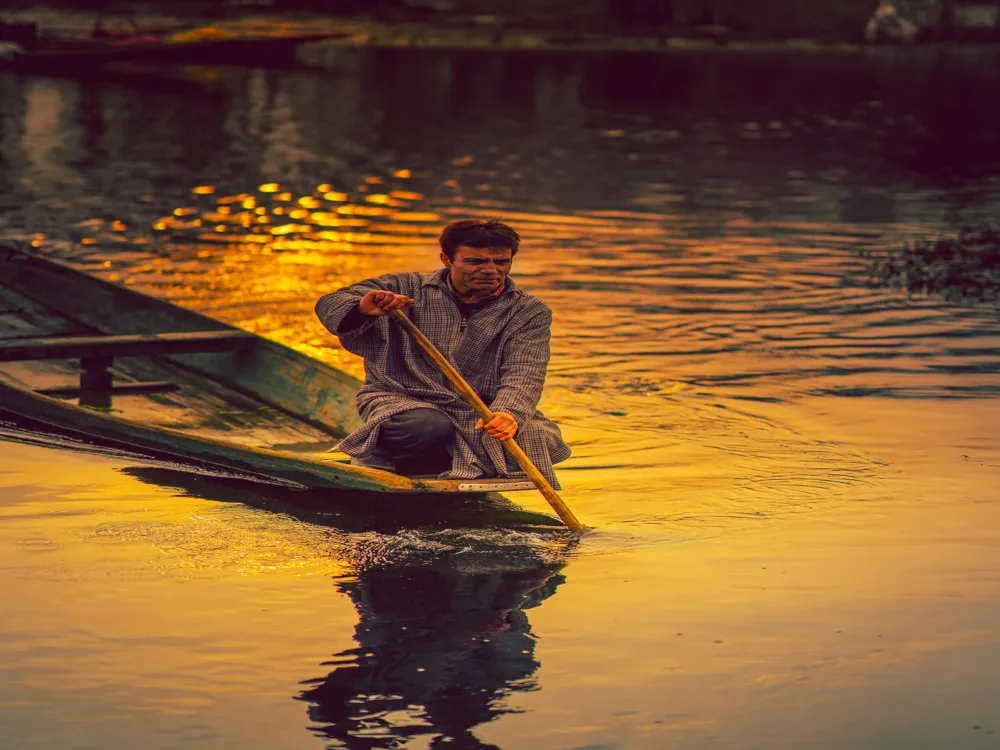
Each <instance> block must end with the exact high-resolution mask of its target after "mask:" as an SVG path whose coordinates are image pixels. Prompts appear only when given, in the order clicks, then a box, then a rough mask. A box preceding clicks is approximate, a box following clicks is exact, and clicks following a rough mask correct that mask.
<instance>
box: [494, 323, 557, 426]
mask: <svg viewBox="0 0 1000 750" xmlns="http://www.w3.org/2000/svg"><path fill="white" fill-rule="evenodd" d="M551 325H552V312H551V311H550V310H549V309H548V308H547V307H545V306H544V305H542V306H541V307H540V309H538V310H537V311H535V312H534V314H533V315H532V316H531V317H530V318H529V319H528V320H527V321H526V322H525V324H524V325H523V326H521V328H520V330H518V331H517V332H516V333H514V334H513V335H512V336H511V337H510V338H508V339H507V341H506V342H505V343H504V347H503V353H502V355H501V358H500V385H499V387H498V388H497V392H496V396H495V397H494V398H493V401H492V403H490V405H489V407H490V411H492V412H505V413H507V414H510V415H511V416H512V417H513V418H514V419H515V420H516V421H517V424H518V425H523V424H524V423H525V422H527V421H528V420H529V419H531V418H532V417H533V416H534V414H535V409H536V408H537V407H538V400H539V399H540V398H541V397H542V388H543V387H544V385H545V371H546V369H547V368H548V365H549V338H550V333H549V328H550V327H551Z"/></svg>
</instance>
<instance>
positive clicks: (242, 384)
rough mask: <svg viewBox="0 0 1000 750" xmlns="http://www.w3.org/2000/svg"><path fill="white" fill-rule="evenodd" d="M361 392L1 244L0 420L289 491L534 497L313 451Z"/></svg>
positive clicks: (315, 366) (296, 360) (300, 360)
mask: <svg viewBox="0 0 1000 750" xmlns="http://www.w3.org/2000/svg"><path fill="white" fill-rule="evenodd" d="M77 363H79V365H78V364H77ZM359 385H360V383H359V382H358V381H357V380H356V379H355V378H353V377H351V376H349V375H347V374H345V373H343V372H341V371H339V370H337V369H335V368H333V367H330V366H328V365H326V364H324V363H322V362H319V361H318V360H315V359H312V358H310V357H307V356H305V355H303V354H300V353H299V352H297V351H294V350H293V349H290V348H288V347H286V346H282V345H281V344H278V343H276V342H273V341H269V340H267V339H265V338H262V337H260V336H256V335H254V334H252V333H248V332H246V331H241V330H239V329H237V328H234V327H232V326H228V325H225V324H224V323H221V322H219V321H217V320H214V319H212V318H209V317H206V316H204V315H201V314H199V313H196V312H193V311H191V310H185V309H183V308H180V307H178V306H176V305H173V304H171V303H169V302H165V301H163V300H159V299H155V298H153V297H149V296H147V295H144V294H140V293H139V292H136V291H134V290H131V289H128V288H126V287H124V286H120V285H117V284H112V283H110V282H107V281H104V280H102V279H98V278H95V277H93V276H90V275H89V274H86V273H82V272H80V271H78V270H76V269H73V268H71V267H69V266H68V265H66V264H63V263H58V262H56V261H53V260H48V259H45V258H41V257H38V256H35V255H31V254H27V253H23V252H20V251H17V250H14V249H12V248H4V247H0V412H6V413H7V414H9V415H14V416H16V417H17V418H20V419H24V420H30V421H32V422H34V423H39V424H42V425H45V426H47V427H48V428H49V429H55V430H57V431H61V432H63V433H65V434H72V435H78V436H82V437H83V438H85V439H86V440H90V441H92V442H94V443H97V444H101V445H108V446H111V447H114V448H118V449H121V450H125V451H133V452H138V453H142V454H144V455H149V456H152V457H155V458H161V459H167V460H170V461H175V462H180V463H187V464H193V465H197V466H209V467H214V468H215V469H224V470H228V471H233V472H239V473H243V474H249V475H254V476H257V477H259V478H267V479H271V480H274V481H279V482H284V483H286V484H292V485H296V486H299V487H325V488H329V489H338V490H339V489H351V490H369V491H372V492H392V493H401V494H414V493H424V494H432V495H435V496H440V495H442V494H445V493H464V494H476V493H480V494H481V493H483V492H489V491H504V492H508V491H512V490H519V489H522V490H524V489H533V485H532V483H531V482H530V481H527V480H525V479H517V478H487V479H479V480H452V479H438V478H435V477H419V478H415V477H407V476H401V475H399V474H395V473H392V472H388V471H381V470H377V469H369V468H365V467H361V466H352V465H350V464H348V463H346V461H345V459H346V457H344V456H338V455H337V454H331V453H325V452H321V451H324V450H326V449H329V448H330V447H332V446H334V445H335V444H336V443H337V442H338V438H341V437H343V436H344V435H346V434H347V433H348V432H350V431H351V430H352V429H354V428H355V427H356V426H357V424H359V420H358V416H357V412H356V411H355V406H354V397H355V394H356V393H357V389H358V387H359ZM67 397H69V398H79V400H80V406H77V405H75V404H72V403H69V401H67V400H65V399H66V398H67ZM112 398H113V399H114V401H113V402H112ZM112 406H113V407H114V410H113V412H112ZM81 407H90V408H81Z"/></svg>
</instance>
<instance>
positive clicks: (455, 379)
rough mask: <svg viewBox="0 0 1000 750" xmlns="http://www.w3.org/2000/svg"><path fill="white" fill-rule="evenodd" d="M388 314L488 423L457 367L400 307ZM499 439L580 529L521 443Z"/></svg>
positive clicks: (581, 527)
mask: <svg viewBox="0 0 1000 750" xmlns="http://www.w3.org/2000/svg"><path fill="white" fill-rule="evenodd" d="M390 315H392V317H393V319H394V320H395V321H396V322H397V323H399V324H400V325H401V326H403V328H404V329H406V331H407V333H409V334H410V335H411V336H413V338H414V339H415V340H416V342H417V343H418V344H420V348H421V349H423V350H424V351H425V352H427V354H429V355H430V358H431V359H433V360H434V364H436V365H437V366H438V367H440V368H441V372H443V373H444V374H445V376H446V377H447V378H448V380H450V381H451V382H452V384H453V385H454V386H455V387H456V388H458V391H459V393H461V394H462V398H464V399H465V400H466V401H468V402H469V405H470V406H472V408H473V409H475V410H476V413H477V414H479V416H480V417H481V418H482V420H483V424H489V423H490V422H492V421H493V412H491V411H490V409H489V407H488V406H487V405H486V404H484V403H483V400H482V399H481V398H479V396H478V395H477V394H476V392H475V391H474V390H472V387H471V386H470V385H469V384H468V383H466V382H465V378H463V377H462V376H461V375H460V374H459V372H458V370H456V369H455V368H454V366H453V365H452V364H451V362H449V361H448V360H447V359H445V358H444V355H443V354H441V352H439V351H438V350H437V347H436V346H434V344H432V343H431V342H430V339H428V338H427V337H426V336H424V334H423V333H422V332H421V331H420V329H419V328H417V327H416V326H415V325H414V324H413V321H412V320H410V319H409V318H408V317H406V315H404V314H403V312H402V310H393V311H392V312H391V313H390ZM500 442H501V443H503V447H504V448H506V449H507V452H508V453H510V455H512V456H513V457H514V460H515V461H517V465H518V466H520V467H521V469H522V471H524V473H525V474H527V475H528V477H529V478H530V479H531V481H532V482H534V483H535V486H536V487H537V488H538V491H539V492H541V493H542V496H543V497H544V498H545V499H546V500H548V501H549V505H551V506H552V510H554V511H555V512H556V514H557V515H558V516H559V518H561V519H562V522H563V523H564V524H566V526H567V527H569V529H570V530H572V531H583V530H584V525H583V524H582V523H580V522H579V521H578V520H576V516H574V515H573V511H571V510H570V509H569V508H568V507H567V506H566V503H564V502H563V500H562V498H561V497H559V493H557V492H556V491H555V489H554V488H553V487H552V485H551V484H549V483H548V481H547V480H546V479H545V477H543V476H542V472H540V471H539V470H538V468H537V467H536V466H535V465H534V464H533V463H531V459H530V458H528V454H526V453H525V452H524V451H523V450H521V446H519V445H518V444H517V443H515V442H514V438H508V439H507V440H501V441H500Z"/></svg>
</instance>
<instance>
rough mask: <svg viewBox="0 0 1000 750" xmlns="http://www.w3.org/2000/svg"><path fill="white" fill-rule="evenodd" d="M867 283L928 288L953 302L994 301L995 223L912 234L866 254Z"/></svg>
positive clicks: (999, 264)
mask: <svg viewBox="0 0 1000 750" xmlns="http://www.w3.org/2000/svg"><path fill="white" fill-rule="evenodd" d="M867 257H868V258H869V260H870V266H869V270H868V283H869V285H871V286H875V287H888V288H893V289H905V290H906V291H907V292H909V293H910V294H933V295H939V296H941V297H944V298H945V299H947V300H948V301H950V302H955V303H977V302H991V303H993V304H994V305H997V306H1000V227H998V226H996V225H993V224H986V225H981V226H975V227H966V228H964V229H962V230H961V231H960V232H959V233H958V234H957V235H953V236H942V237H937V238H934V239H929V240H917V241H915V242H913V243H907V244H906V245H904V246H903V247H902V248H900V249H897V250H892V251H889V252H886V253H878V254H868V256H867Z"/></svg>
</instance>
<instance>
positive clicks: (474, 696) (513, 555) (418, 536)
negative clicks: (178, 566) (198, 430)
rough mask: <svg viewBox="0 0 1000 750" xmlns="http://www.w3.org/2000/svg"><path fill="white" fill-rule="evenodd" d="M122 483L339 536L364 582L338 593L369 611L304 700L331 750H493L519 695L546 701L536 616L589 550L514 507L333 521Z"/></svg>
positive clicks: (293, 499) (192, 482)
mask: <svg viewBox="0 0 1000 750" xmlns="http://www.w3.org/2000/svg"><path fill="white" fill-rule="evenodd" d="M121 471H122V472H123V473H125V474H128V475H129V476H132V477H134V478H136V479H139V480H141V481H143V482H147V483H149V484H154V485H157V486H161V487H172V488H176V489H180V490H182V491H183V492H184V493H185V494H187V495H191V496H196V497H200V498H203V499H208V500H219V501H224V502H240V503H245V504H248V505H252V506H255V507H261V508H267V509H269V510H272V511H275V512H280V513H283V514H286V515H291V516H294V517H296V518H299V519H302V520H306V521H309V522H311V523H319V524H323V525H325V526H327V527H328V528H330V529H332V530H333V531H334V534H333V537H332V539H331V543H332V544H333V546H334V547H335V548H336V549H337V552H336V553H335V554H336V555H337V557H339V558H342V559H343V560H344V561H345V562H346V563H347V564H348V565H349V566H350V568H351V569H352V575H350V577H344V578H340V579H338V581H337V584H336V585H337V588H338V590H339V591H340V592H342V593H344V594H346V595H347V596H348V597H349V598H350V599H351V601H352V602H353V603H354V606H355V607H356V608H357V611H358V616H359V620H358V624H357V626H356V628H355V632H354V640H355V642H356V645H355V646H354V647H352V648H349V649H347V650H344V651H341V652H340V653H337V654H335V655H334V657H333V658H332V660H331V661H329V662H326V663H324V664H323V673H325V674H322V673H321V674H322V676H317V677H315V678H314V679H308V680H305V681H303V682H302V683H301V685H302V690H301V692H300V693H299V694H298V695H297V696H295V697H296V698H297V699H298V700H301V701H303V702H305V703H307V704H308V714H309V717H310V719H311V723H310V728H311V730H312V731H313V732H315V733H316V734H318V735H320V736H322V737H324V738H326V739H327V740H329V741H331V745H330V746H331V747H348V748H372V749H374V748H395V747H403V746H406V745H407V743H408V741H410V740H414V739H417V738H425V740H430V741H431V744H430V745H426V744H425V745H422V746H432V747H438V746H439V745H438V742H447V743H448V744H446V745H445V744H442V745H440V746H441V747H446V746H447V747H455V748H487V747H492V746H491V745H488V744H485V743H483V742H481V741H480V740H479V739H478V738H477V737H476V736H475V735H474V734H473V731H474V729H475V727H477V726H478V725H480V724H483V723H485V722H488V721H490V720H491V719H494V718H496V717H497V716H499V715H502V714H504V713H507V712H509V711H511V710H512V709H511V708H510V706H509V704H508V701H509V699H510V697H511V696H512V695H514V694H516V693H518V692H523V691H528V690H532V689H534V688H535V680H534V675H535V673H536V672H537V670H538V669H539V666H540V665H539V662H538V659H537V658H536V656H535V639H534V636H533V635H532V633H531V627H530V624H529V622H528V618H527V615H526V610H528V609H530V608H532V607H536V606H538V605H539V604H541V603H542V602H543V601H545V600H546V599H547V598H548V597H550V596H552V594H553V593H554V592H555V591H556V589H557V587H558V586H559V585H561V584H562V583H563V582H564V580H565V579H564V577H563V576H562V575H561V574H560V570H561V569H562V567H563V565H564V564H565V560H566V557H567V554H568V552H569V550H570V549H571V548H572V546H574V545H575V544H576V543H578V537H575V536H571V535H566V534H564V533H562V531H560V530H563V531H564V527H562V526H560V527H559V530H557V529H552V531H555V532H556V534H555V535H552V534H544V535H542V534H537V533H524V531H511V529H510V527H511V526H512V525H516V524H514V520H515V517H507V516H505V515H504V514H510V513H517V512H518V511H516V509H513V508H512V507H510V506H509V505H505V504H504V503H503V502H502V498H492V499H491V500H490V502H477V503H470V502H467V501H464V500H463V498H461V497H460V496H454V497H449V498H444V501H446V502H447V504H448V506H447V507H446V508H444V509H442V508H441V507H440V506H438V507H437V508H436V510H435V511H433V512H431V511H429V510H428V508H427V506H426V505H425V504H421V503H413V502H407V501H406V500H407V499H406V498H401V497H399V496H396V497H392V496H381V498H379V499H376V500H373V501H370V502H366V503H364V504H359V503H352V502H347V503H345V504H343V505H342V506H333V507H331V505H330V504H329V503H328V502H323V503H322V504H321V505H317V504H316V503H315V501H316V499H317V498H316V496H315V491H313V490H291V489H288V488H284V487H277V486H266V485H261V484H259V483H255V482H248V481H245V480H237V479H231V478H221V477H213V476H207V475H198V474H192V473H189V472H183V471H176V470H171V469H166V468H159V467H149V466H141V467H127V468H124V469H121ZM498 520H499V523H496V522H497V521H498ZM550 522H552V521H551V520H550ZM491 525H498V526H503V527H504V528H502V529H489V528H487V527H489V526H491ZM417 527H419V528H420V530H419V531H410V532H409V533H398V532H400V531H403V530H405V529H411V530H413V529H416V528H417ZM428 527H434V528H428ZM373 532H374V533H373Z"/></svg>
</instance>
